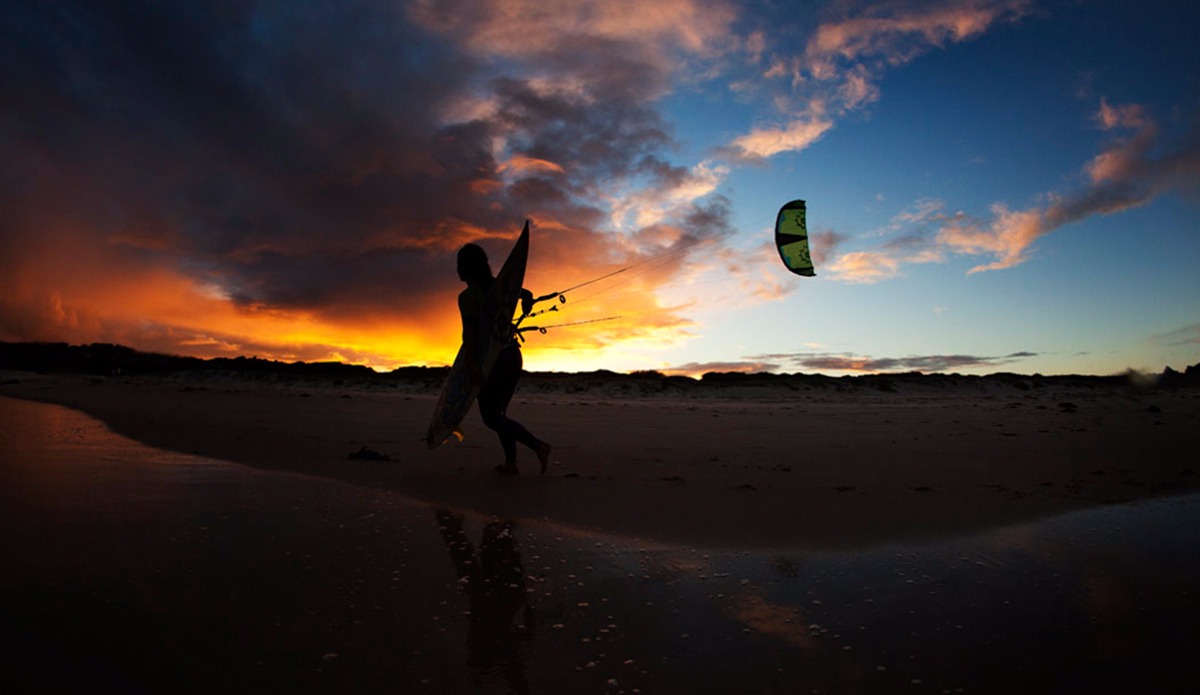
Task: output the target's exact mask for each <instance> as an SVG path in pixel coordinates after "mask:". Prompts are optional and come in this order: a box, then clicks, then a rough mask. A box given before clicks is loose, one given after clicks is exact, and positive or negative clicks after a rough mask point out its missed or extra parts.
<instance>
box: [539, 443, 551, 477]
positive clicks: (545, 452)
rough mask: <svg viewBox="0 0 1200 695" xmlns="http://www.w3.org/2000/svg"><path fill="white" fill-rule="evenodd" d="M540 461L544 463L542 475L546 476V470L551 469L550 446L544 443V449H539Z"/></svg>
mask: <svg viewBox="0 0 1200 695" xmlns="http://www.w3.org/2000/svg"><path fill="white" fill-rule="evenodd" d="M538 461H540V462H541V463H542V475H546V469H547V468H549V467H550V445H549V444H547V443H545V442H542V448H540V449H538Z"/></svg>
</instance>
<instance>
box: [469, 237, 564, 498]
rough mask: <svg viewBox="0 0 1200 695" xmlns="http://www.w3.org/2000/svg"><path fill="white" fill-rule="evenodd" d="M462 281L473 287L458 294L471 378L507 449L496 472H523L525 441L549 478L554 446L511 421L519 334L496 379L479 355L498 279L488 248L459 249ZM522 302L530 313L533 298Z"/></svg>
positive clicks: (487, 419) (496, 368) (486, 417)
mask: <svg viewBox="0 0 1200 695" xmlns="http://www.w3.org/2000/svg"><path fill="white" fill-rule="evenodd" d="M458 277H459V279H460V280H462V281H463V282H465V283H467V289H465V290H463V291H462V292H461V293H460V294H459V295H458V311H459V313H460V314H462V327H463V330H462V339H463V357H464V359H465V360H466V363H467V369H468V370H469V371H470V374H471V378H472V379H473V380H474V381H475V383H482V384H483V389H482V390H481V391H480V392H479V398H478V402H479V414H480V415H481V416H483V424H485V425H487V426H488V427H489V428H490V429H492V430H494V431H495V432H496V434H497V435H499V437H500V446H501V447H503V449H504V463H503V464H501V465H499V466H496V471H497V472H499V473H519V472H520V471H519V470H518V469H517V442H520V443H522V444H524V445H525V446H527V447H529V448H530V449H533V450H534V451H535V452H537V457H538V461H540V462H541V464H542V475H545V474H546V468H547V467H548V466H549V464H550V445H549V444H547V443H546V442H543V441H542V440H540V439H538V438H537V437H535V436H533V434H531V433H530V432H529V430H527V429H525V427H524V426H523V425H522V424H521V423H519V422H517V421H516V420H513V419H512V418H510V417H508V404H509V402H510V401H512V397H513V393H515V392H516V390H517V380H518V379H520V378H521V366H522V358H521V346H520V344H519V343H518V341H517V337H516V335H515V334H514V335H513V336H512V338H511V339H510V340H509V342H508V344H507V345H505V346H504V349H503V350H501V351H500V356H499V357H498V358H496V364H495V365H493V366H492V371H491V373H490V374H485V373H484V372H483V365H481V364H480V363H479V355H478V354H477V351H476V349H475V346H477V345H478V344H479V342H478V335H479V330H480V325H479V314H480V312H482V311H483V305H484V300H485V299H486V297H487V293H488V290H489V289H490V288H491V286H492V283H493V282H494V281H495V279H496V278H495V277H494V276H493V275H492V267H491V265H489V264H488V258H487V254H486V253H484V250H483V249H482V248H480V247H479V246H477V245H475V244H467V245H466V246H463V247H462V248H461V249H460V250H459V252H458ZM521 303H522V306H523V307H524V309H525V312H526V313H528V311H529V308H530V307H531V306H532V304H533V295H532V294H530V293H529V291H528V290H521Z"/></svg>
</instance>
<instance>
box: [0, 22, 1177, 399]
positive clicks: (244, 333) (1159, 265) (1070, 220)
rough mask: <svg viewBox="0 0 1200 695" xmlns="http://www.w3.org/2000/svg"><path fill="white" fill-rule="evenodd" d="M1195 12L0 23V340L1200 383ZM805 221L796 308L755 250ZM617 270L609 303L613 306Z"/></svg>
mask: <svg viewBox="0 0 1200 695" xmlns="http://www.w3.org/2000/svg"><path fill="white" fill-rule="evenodd" d="M1196 26H1200V4H1196V3H1193V2H1190V1H1186V0H1146V1H1144V2H1127V1H1116V0H1112V1H1102V0H1098V1H1091V2H1088V1H1082V0H922V1H906V0H900V1H892V0H883V1H872V0H861V1H860V0H830V1H828V2H782V1H777V2H768V1H763V2H735V1H728V0H487V1H484V0H391V1H384V0H336V1H334V0H331V1H328V2H317V1H306V0H279V1H271V0H261V1H255V0H195V1H193V2H187V1H179V2H171V1H170V0H154V1H150V0H144V1H143V0H119V1H118V0H79V1H77V2H71V1H66V0H45V1H42V2H11V3H6V4H5V8H4V11H3V13H0V27H2V34H3V36H4V37H5V40H4V42H3V45H2V46H0V104H3V106H2V107H0V156H2V157H3V159H4V161H5V166H4V167H3V168H2V169H0V340H5V341H33V340H38V341H65V342H71V343H90V342H112V343H119V344H123V345H128V346H131V347H134V348H137V349H140V350H146V351H155V352H165V353H170V354H185V355H195V356H200V357H216V356H227V357H232V356H238V355H246V356H257V357H262V358H267V359H279V360H286V361H295V360H304V361H323V360H339V361H344V362H350V363H355V364H366V365H369V366H372V367H374V368H376V369H379V370H388V369H392V368H395V367H399V366H406V365H443V364H447V363H449V362H450V361H452V360H453V356H454V354H455V351H456V349H457V347H458V343H459V340H460V335H461V333H460V332H461V325H460V318H459V315H458V312H457V305H456V296H457V294H458V292H460V291H461V290H462V288H463V285H462V283H461V282H460V281H459V279H458V278H457V275H456V273H455V260H454V259H455V253H456V252H457V250H458V249H459V248H460V247H461V246H462V245H463V244H465V243H467V242H474V243H478V244H479V245H480V246H482V247H483V248H484V249H485V250H486V251H487V252H488V254H489V257H490V258H491V260H492V267H493V268H494V269H495V270H499V267H500V265H501V264H502V263H503V260H504V258H505V257H506V256H507V254H508V251H509V249H510V248H511V246H512V243H513V242H514V241H515V239H516V236H517V234H518V233H519V232H520V229H521V226H522V224H523V223H524V221H525V220H526V219H528V220H530V221H531V229H532V237H531V246H530V256H529V265H528V269H527V273H526V278H525V284H526V287H528V288H529V289H530V290H532V291H533V292H534V293H535V294H539V295H541V294H549V293H551V292H554V291H559V290H565V289H568V288H574V287H575V286H577V285H581V284H583V283H587V282H589V281H593V280H596V279H597V278H603V277H604V276H606V275H609V274H611V273H616V274H613V275H611V277H608V278H606V279H601V280H598V281H596V282H591V283H590V284H586V285H584V286H582V287H579V288H578V289H572V290H571V291H569V292H566V293H565V295H564V296H565V297H566V300H567V301H566V302H565V303H561V304H555V303H553V302H548V303H545V304H543V305H540V306H539V308H547V307H549V306H556V307H557V309H558V310H557V311H555V312H553V313H546V314H544V315H542V316H539V317H536V319H533V320H527V322H526V323H527V324H536V325H540V326H548V327H550V328H549V329H548V330H547V331H546V332H545V333H537V332H531V333H527V334H526V338H527V340H526V343H525V346H524V353H525V365H526V368H527V369H530V370H535V371H590V370H595V369H609V370H613V371H619V372H625V371H634V370H657V371H660V372H664V373H669V374H688V375H694V376H695V375H700V374H703V373H705V372H709V371H745V372H758V371H771V372H805V373H825V374H831V375H842V374H856V373H875V372H907V371H914V370H915V371H921V372H927V373H929V372H958V373H964V374H982V373H991V372H999V371H1005V372H1017V373H1026V374H1032V373H1042V374H1067V373H1080V374H1114V373H1119V372H1122V371H1125V370H1127V369H1135V370H1139V371H1145V372H1159V371H1161V370H1163V368H1164V367H1172V368H1174V369H1178V370H1182V369H1183V368H1185V367H1186V366H1188V365H1190V364H1194V363H1198V362H1200V273H1198V272H1197V268H1200V69H1198V68H1197V66H1200V42H1197V41H1195V36H1194V33H1195V27H1196ZM795 199H802V200H805V201H807V206H808V225H809V231H810V238H811V244H812V251H813V256H814V260H815V264H816V270H817V276H816V277H812V278H806V277H799V276H795V275H792V274H790V273H789V272H788V271H787V270H786V269H785V268H784V267H783V265H782V263H781V262H780V260H779V257H778V254H777V253H776V251H775V249H774V246H773V232H772V230H773V225H774V222H775V215H776V212H777V211H778V209H779V208H780V207H781V206H782V205H783V204H785V203H787V202H788V201H791V200H795ZM617 271H621V272H617Z"/></svg>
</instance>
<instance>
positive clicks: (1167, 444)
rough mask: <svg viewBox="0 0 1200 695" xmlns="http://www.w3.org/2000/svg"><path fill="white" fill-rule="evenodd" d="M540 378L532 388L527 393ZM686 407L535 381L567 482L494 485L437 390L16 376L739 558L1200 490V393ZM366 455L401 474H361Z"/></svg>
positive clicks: (150, 432) (252, 459)
mask: <svg viewBox="0 0 1200 695" xmlns="http://www.w3.org/2000/svg"><path fill="white" fill-rule="evenodd" d="M523 386H524V385H523ZM714 393H715V394H716V395H711V396H710V395H706V396H704V397H688V398H678V397H672V396H669V395H657V396H632V395H623V394H620V393H611V392H609V391H605V390H591V391H588V390H580V391H579V392H576V393H566V392H559V393H537V392H536V391H535V390H534V389H526V388H522V387H519V388H518V391H517V395H516V398H515V399H514V402H513V405H512V407H511V408H510V414H511V415H512V416H513V417H515V418H516V419H518V420H519V421H521V422H523V423H524V424H526V425H527V426H528V427H529V428H530V429H531V430H532V431H534V432H535V433H537V434H538V435H539V436H542V437H543V438H544V439H547V440H548V441H550V442H552V443H553V444H554V447H555V450H554V455H553V459H552V463H551V468H550V472H549V474H548V475H547V476H546V477H545V478H541V477H538V476H537V474H536V470H537V465H536V458H535V457H534V456H533V455H532V452H528V451H523V452H522V465H523V472H524V474H523V475H521V476H516V477H511V478H509V477H503V476H498V475H496V474H495V473H493V472H492V470H491V468H492V466H493V465H494V464H495V463H497V461H496V459H497V458H498V457H499V456H500V453H499V446H498V444H497V443H496V441H495V439H494V435H493V434H492V433H491V432H490V431H488V430H486V429H485V428H484V427H483V425H482V424H481V423H480V421H479V416H478V414H477V413H476V412H475V411H474V409H473V410H472V412H471V414H469V415H468V417H467V420H466V422H465V423H464V429H465V431H466V435H467V438H466V440H465V441H464V442H462V443H451V444H446V445H444V446H442V447H440V448H438V449H436V450H434V451H429V450H427V449H426V447H425V445H424V443H423V442H421V441H420V437H421V436H422V434H423V432H424V427H425V424H426V420H427V418H428V414H429V412H430V410H431V409H432V406H433V401H434V398H435V396H434V395H431V394H427V393H422V392H408V391H405V390H401V389H382V388H372V387H356V386H354V385H350V386H347V385H345V384H342V385H337V384H336V383H334V382H332V381H320V380H315V381H314V380H308V381H305V382H298V381H294V380H293V381H288V380H284V381H280V382H274V383H263V382H261V381H255V380H231V379H227V378H222V379H220V380H216V379H211V380H203V379H200V380H197V379H195V378H194V377H190V378H189V379H186V380H184V379H180V378H171V377H124V378H122V377H115V378H114V377H107V378H100V377H88V376H76V375H61V374H60V375H37V374H33V373H27V372H3V373H0V396H11V397H15V398H23V399H26V400H34V401H43V402H49V403H56V404H59V405H64V406H67V407H70V408H73V409H76V410H79V411H82V412H84V413H87V414H89V415H91V416H93V417H96V418H97V419H99V420H101V421H102V422H104V423H106V425H107V426H108V427H109V428H111V429H112V430H113V431H114V432H117V433H118V434H121V435H124V436H127V437H130V438H131V439H134V440H137V441H139V442H142V443H144V444H147V445H149V446H152V447H156V448H161V449H166V450H170V451H176V452H181V453H186V454H196V455H201V456H205V457H209V458H214V459H219V460H225V461H232V462H235V463H241V464H246V465H249V466H252V467H255V468H260V469H266V470H287V471H294V472H299V473H306V474H311V475H316V476H321V477H325V478H332V479H336V480H341V481H345V482H349V483H354V484H358V485H364V486H367V487H372V488H377V489H386V490H393V491H396V492H399V493H401V494H404V495H406V496H408V497H412V498H414V499H417V500H421V501H425V502H431V503H440V504H446V505H450V506H453V507H457V508H461V509H465V510H471V511H475V512H478V513H481V514H484V515H494V516H499V517H505V518H525V519H536V520H542V521H550V522H554V523H562V524H566V525H570V526H574V527H577V528H580V529H586V530H588V531H589V532H593V533H596V532H599V533H604V534H614V535H619V536H623V537H627V538H632V539H641V540H646V541H657V542H665V543H673V544H680V545H685V546H702V547H708V548H736V549H769V548H795V549H805V548H808V549H818V548H819V549H834V550H837V549H861V548H869V547H873V546H880V545H885V544H888V543H893V542H903V541H915V540H922V539H939V538H952V537H956V536H961V535H965V534H970V533H974V532H979V531H983V530H986V529H989V528H994V527H1000V526H1006V525H1011V524H1014V523H1020V522H1026V521H1032V520H1035V519H1039V518H1043V517H1047V516H1051V515H1054V514H1057V513H1060V512H1069V511H1074V510H1079V509H1086V508H1089V507H1095V506H1101V505H1105V504H1113V503H1123V502H1132V501H1136V500H1139V499H1147V498H1152V497H1160V496H1167V495H1173V494H1177V493H1187V492H1193V491H1197V490H1200V475H1197V472H1196V471H1195V470H1194V469H1193V468H1191V466H1192V465H1193V464H1191V457H1190V456H1189V454H1188V452H1189V451H1192V452H1194V451H1195V450H1196V448H1197V445H1200V428H1197V427H1196V424H1197V423H1196V417H1197V414H1198V413H1200V392H1197V391H1196V390H1195V389H1180V390H1176V391H1136V390H1129V389H1099V390H1098V389H1071V388H1067V387H1061V388H1047V389H1038V390H1036V391H1035V392H1028V391H1023V390H1018V389H1012V390H1011V391H1010V392H1003V391H1001V392H991V393H986V392H985V393H978V392H974V391H962V390H960V391H953V390H952V391H949V392H943V393H938V394H928V393H883V394H880V393H866V394H845V393H836V392H834V393H800V394H797V393H794V392H790V391H788V390H787V389H780V388H774V389H772V388H759V389H757V392H756V393H755V394H754V395H753V396H747V395H746V394H745V393H744V392H743V391H742V390H741V389H736V388H732V387H730V388H729V389H728V390H726V391H722V390H721V389H716V390H714ZM363 447H366V448H367V449H370V450H372V451H376V452H379V453H381V454H383V455H386V456H390V457H391V458H392V459H393V460H392V461H362V460H351V459H350V458H349V456H350V454H352V453H354V452H356V451H358V450H360V449H361V448H363Z"/></svg>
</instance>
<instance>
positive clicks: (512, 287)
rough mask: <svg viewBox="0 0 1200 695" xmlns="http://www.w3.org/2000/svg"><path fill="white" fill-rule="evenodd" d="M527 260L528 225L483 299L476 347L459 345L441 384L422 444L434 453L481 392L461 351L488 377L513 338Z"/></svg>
mask: <svg viewBox="0 0 1200 695" xmlns="http://www.w3.org/2000/svg"><path fill="white" fill-rule="evenodd" d="M528 258H529V222H528V221H526V222H525V229H524V230H523V231H522V232H521V236H520V237H519V238H518V239H517V243H516V244H514V245H513V248H512V251H511V252H509V254H508V259H507V260H505V261H504V266H503V267H502V268H500V272H499V273H497V274H496V280H495V282H493V283H492V287H491V289H490V290H488V293H487V297H485V298H484V302H483V309H482V310H481V311H480V312H479V334H478V335H479V340H478V343H477V344H476V345H463V346H462V347H460V348H459V349H458V354H457V355H456V356H455V357H454V366H452V367H450V373H449V374H448V375H447V376H446V383H444V384H442V392H441V394H440V395H439V396H438V400H437V405H435V406H434V408H433V418H432V419H431V420H430V422H429V431H428V433H427V434H426V435H425V443H426V444H427V445H428V446H429V448H430V449H436V448H437V447H439V446H441V445H442V444H443V443H445V441H446V440H447V439H448V438H449V437H450V435H451V434H453V433H454V431H455V430H456V429H458V426H459V424H461V423H462V420H463V418H465V417H466V416H467V412H468V411H470V410H471V404H472V403H474V402H475V398H476V397H477V396H478V395H479V391H480V390H481V389H482V388H483V385H482V384H475V383H472V380H471V374H470V371H469V370H468V369H467V360H466V356H465V354H464V353H463V351H464V350H475V351H476V353H475V354H476V355H478V356H479V364H480V366H481V367H482V368H483V373H484V374H489V373H491V371H492V367H493V366H494V365H495V364H496V358H497V357H499V356H500V350H501V349H503V348H504V346H505V345H507V344H508V342H509V341H510V340H512V337H513V315H514V314H515V313H516V311H517V302H519V301H520V299H521V286H522V284H524V282H525V261H526V260H527V259H528Z"/></svg>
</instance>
